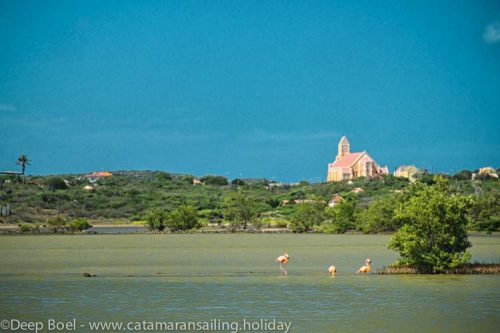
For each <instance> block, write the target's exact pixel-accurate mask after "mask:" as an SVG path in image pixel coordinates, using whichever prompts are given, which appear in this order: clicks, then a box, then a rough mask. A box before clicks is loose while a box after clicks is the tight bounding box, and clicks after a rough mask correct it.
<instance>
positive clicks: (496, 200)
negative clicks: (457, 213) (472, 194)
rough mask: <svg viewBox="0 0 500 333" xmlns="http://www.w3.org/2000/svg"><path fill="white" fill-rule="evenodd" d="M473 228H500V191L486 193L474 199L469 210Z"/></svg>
mask: <svg viewBox="0 0 500 333" xmlns="http://www.w3.org/2000/svg"><path fill="white" fill-rule="evenodd" d="M469 216H470V219H471V229H473V230H480V231H488V232H493V231H497V230H499V229H500V193H498V192H493V193H485V194H483V195H481V196H480V197H477V198H475V199H474V202H473V204H472V207H471V209H470V211H469Z"/></svg>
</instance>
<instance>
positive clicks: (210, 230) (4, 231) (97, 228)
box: [0, 223, 500, 237]
mask: <svg viewBox="0 0 500 333" xmlns="http://www.w3.org/2000/svg"><path fill="white" fill-rule="evenodd" d="M92 234H101V235H104V234H108V235H110V234H131V235H132V234H153V235H160V234H165V235H167V234H172V235H173V234H177V235H180V234H186V235H187V234H300V233H296V232H293V231H291V230H289V229H288V228H272V227H271V228H261V229H247V230H230V229H226V228H222V227H215V226H212V227H211V226H208V227H204V228H200V229H198V230H191V231H177V232H170V231H161V232H160V231H151V230H149V229H148V227H147V226H144V225H139V224H132V223H130V224H126V223H119V224H113V223H93V224H92V228H89V229H87V230H85V231H78V232H59V233H55V232H53V231H51V230H49V229H48V228H43V229H41V230H38V231H28V232H21V231H20V229H19V225H17V224H0V235H11V236H15V235H92ZM303 234H306V235H312V234H317V235H360V236H363V235H392V234H393V233H391V232H379V233H370V234H366V233H363V232H361V231H355V230H352V231H347V232H345V233H343V234H332V233H325V232H305V233H303ZM468 235H469V236H474V237H500V232H492V233H488V232H486V231H470V232H469V234H468Z"/></svg>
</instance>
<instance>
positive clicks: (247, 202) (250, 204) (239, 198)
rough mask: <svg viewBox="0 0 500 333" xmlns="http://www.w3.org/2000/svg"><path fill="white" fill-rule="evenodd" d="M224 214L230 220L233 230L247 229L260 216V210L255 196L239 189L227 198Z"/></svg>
mask: <svg viewBox="0 0 500 333" xmlns="http://www.w3.org/2000/svg"><path fill="white" fill-rule="evenodd" d="M224 215H225V217H226V219H228V220H229V221H230V223H231V228H232V229H233V230H235V229H238V228H243V229H247V227H248V225H249V224H250V223H252V222H253V221H254V220H255V219H256V218H257V217H258V216H259V211H258V210H257V207H256V203H255V199H254V198H253V197H251V196H249V195H246V194H245V193H244V192H243V191H237V192H236V193H235V194H233V195H232V196H230V197H228V198H227V199H226V203H225V214H224Z"/></svg>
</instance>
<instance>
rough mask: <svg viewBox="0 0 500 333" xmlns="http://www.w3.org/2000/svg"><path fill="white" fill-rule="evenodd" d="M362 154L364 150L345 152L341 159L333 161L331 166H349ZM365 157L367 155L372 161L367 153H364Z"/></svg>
mask: <svg viewBox="0 0 500 333" xmlns="http://www.w3.org/2000/svg"><path fill="white" fill-rule="evenodd" d="M363 155H366V153H365V152H361V153H350V154H347V155H345V156H344V157H342V158H341V159H339V160H337V161H335V162H333V165H332V167H334V168H344V167H350V166H352V165H353V164H354V163H356V161H357V160H358V159H359V158H360V157H362V156H363ZM366 157H368V158H369V159H370V161H373V160H372V159H371V158H370V157H369V156H368V155H366Z"/></svg>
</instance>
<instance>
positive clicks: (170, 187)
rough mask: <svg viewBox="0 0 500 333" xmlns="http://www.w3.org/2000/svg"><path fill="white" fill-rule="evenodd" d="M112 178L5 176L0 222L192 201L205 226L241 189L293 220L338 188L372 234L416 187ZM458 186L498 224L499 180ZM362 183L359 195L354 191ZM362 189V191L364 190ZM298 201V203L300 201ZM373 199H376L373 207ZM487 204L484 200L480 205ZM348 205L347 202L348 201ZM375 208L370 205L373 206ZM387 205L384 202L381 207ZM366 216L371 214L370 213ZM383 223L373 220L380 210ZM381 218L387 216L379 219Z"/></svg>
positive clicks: (117, 212) (266, 220)
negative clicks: (390, 207) (6, 211)
mask: <svg viewBox="0 0 500 333" xmlns="http://www.w3.org/2000/svg"><path fill="white" fill-rule="evenodd" d="M112 173H113V176H111V177H105V178H102V179H99V180H97V181H96V182H93V183H91V182H89V180H87V179H85V178H83V177H82V176H83V175H75V174H73V175H56V176H27V177H26V178H25V179H24V182H23V180H22V179H21V178H20V177H16V176H2V177H0V180H1V184H2V185H1V188H0V206H6V205H8V206H9V207H10V211H11V214H10V215H9V216H0V223H10V224H19V223H41V224H43V223H45V222H46V220H47V218H49V217H53V216H58V215H63V216H65V217H68V218H73V217H82V218H87V219H89V220H90V221H92V222H96V221H101V222H102V221H104V222H110V221H119V222H120V223H132V222H134V221H144V220H145V218H146V214H147V212H148V211H150V210H151V209H153V208H161V209H163V210H165V211H167V212H170V211H173V210H174V209H176V208H177V207H179V206H182V205H189V206H193V207H194V209H195V211H196V214H197V216H198V218H199V220H200V221H201V222H202V224H207V223H224V222H226V216H225V205H226V203H227V200H228V198H230V197H231V196H233V195H234V194H235V193H237V192H240V193H243V194H244V195H246V196H248V197H251V198H252V199H253V200H254V203H255V205H254V208H255V210H257V211H258V216H259V224H267V225H269V226H282V227H283V226H286V225H287V224H289V222H290V217H291V216H292V215H293V214H294V213H295V212H296V211H297V208H298V206H301V204H300V203H319V204H323V205H326V203H327V202H328V201H329V200H331V199H332V196H334V195H335V194H339V195H340V196H341V197H342V198H344V199H345V202H348V203H351V208H350V211H349V212H348V213H346V214H351V216H350V217H348V219H350V220H351V222H350V223H351V224H350V225H349V226H347V227H346V228H347V229H345V228H344V230H340V229H339V230H337V232H342V231H346V230H348V229H356V230H363V231H365V232H378V231H392V230H391V229H392V227H388V226H387V225H385V224H384V221H383V216H384V215H383V212H382V213H380V211H383V205H384V204H385V203H389V204H390V202H391V200H392V199H393V198H394V197H395V196H397V195H398V194H399V193H400V192H402V190H404V189H405V188H407V187H408V186H409V184H410V183H409V181H408V180H406V179H404V178H396V177H393V176H385V177H381V178H379V179H367V178H358V179H355V180H354V181H352V182H347V181H343V182H334V183H315V184H309V183H307V182H301V183H298V184H281V183H273V182H270V181H268V180H265V179H254V180H247V181H245V180H233V181H232V182H231V183H228V181H227V180H226V179H225V178H224V177H221V176H207V177H205V178H202V180H204V184H199V185H193V179H195V177H193V176H192V175H183V174H170V173H166V172H161V171H115V172H112ZM447 178H448V181H449V183H450V186H451V187H452V188H454V189H455V191H457V192H459V193H462V194H464V195H471V196H472V197H474V198H476V202H477V204H476V205H475V206H474V207H475V208H474V209H475V210H474V211H473V210H471V216H472V217H473V218H472V220H473V223H472V224H471V229H479V230H492V231H493V230H497V229H498V224H499V221H498V216H500V214H499V212H498V206H499V205H498V202H499V193H500V191H499V190H500V186H499V182H498V179H496V178H489V177H487V178H485V179H481V180H475V181H471V180H468V179H460V177H458V176H457V177H449V176H448V177H447ZM420 181H421V182H427V183H431V182H432V175H429V174H424V175H422V176H421V179H420ZM353 189H358V193H354V192H356V190H355V191H353ZM359 189H362V190H359ZM304 200H305V201H304ZM297 202H298V204H295V203H297ZM374 203H375V204H376V205H374ZM478 205H480V206H478ZM344 206H346V205H344ZM370 206H373V207H372V209H371V210H368V208H369V207H370ZM379 206H380V207H379ZM363 214H364V215H363ZM367 214H372V215H373V214H379V215H380V214H382V216H381V217H380V216H379V217H377V218H376V219H375V222H374V223H376V224H379V225H378V226H377V227H374V226H373V225H372V226H367V225H366V223H367V222H366V221H368V220H370V218H372V217H373V216H367ZM380 219H382V221H380Z"/></svg>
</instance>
